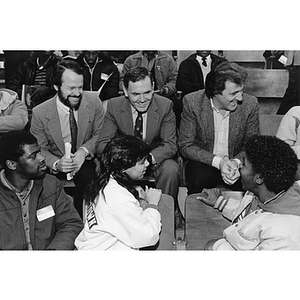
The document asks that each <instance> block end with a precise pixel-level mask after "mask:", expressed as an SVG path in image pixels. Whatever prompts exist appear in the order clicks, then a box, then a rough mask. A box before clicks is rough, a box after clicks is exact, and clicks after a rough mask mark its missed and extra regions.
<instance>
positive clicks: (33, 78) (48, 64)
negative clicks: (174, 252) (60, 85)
mask: <svg viewBox="0 0 300 300" xmlns="http://www.w3.org/2000/svg"><path fill="white" fill-rule="evenodd" d="M60 59H61V57H60V56H59V55H57V54H56V52H54V51H33V52H32V54H31V56H30V58H29V59H27V60H26V61H25V62H24V63H21V64H20V66H19V67H18V69H17V71H16V72H15V74H14V75H13V76H12V79H11V81H10V82H9V83H8V84H7V87H8V88H9V89H12V90H14V91H16V92H17V93H18V95H19V98H20V99H21V97H22V86H23V84H26V85H29V86H34V87H35V88H36V89H35V90H34V92H33V93H32V94H31V96H30V99H27V104H28V105H31V104H32V103H33V106H35V105H38V104H40V103H42V102H44V101H45V100H47V99H49V98H51V97H53V96H54V95H55V93H56V91H55V89H54V88H53V82H52V76H53V71H54V69H55V67H56V64H57V63H58V62H59V61H60Z"/></svg>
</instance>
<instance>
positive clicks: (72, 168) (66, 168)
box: [57, 148, 86, 177]
mask: <svg viewBox="0 0 300 300" xmlns="http://www.w3.org/2000/svg"><path fill="white" fill-rule="evenodd" d="M85 158H86V152H85V151H84V150H83V149H81V148H79V149H78V150H77V151H76V152H75V153H74V154H73V153H71V157H70V158H66V156H65V155H64V156H63V157H62V158H61V159H60V160H59V161H58V164H57V169H58V170H59V171H60V172H63V173H70V175H71V176H72V177H73V176H74V175H75V174H76V173H77V172H78V171H79V170H80V168H81V166H82V164H83V163H84V161H85Z"/></svg>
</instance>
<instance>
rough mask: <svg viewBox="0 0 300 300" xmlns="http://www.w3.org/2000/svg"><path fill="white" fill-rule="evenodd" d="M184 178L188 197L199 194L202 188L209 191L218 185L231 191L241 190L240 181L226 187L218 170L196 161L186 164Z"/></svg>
mask: <svg viewBox="0 0 300 300" xmlns="http://www.w3.org/2000/svg"><path fill="white" fill-rule="evenodd" d="M185 178H186V181H187V189H188V195H191V194H194V193H201V192H202V190H203V189H204V188H207V189H211V188H214V187H216V186H220V185H222V186H223V187H225V188H226V189H229V190H233V191H242V190H243V187H242V182H241V179H238V180H237V181H236V182H235V183H234V184H233V185H228V184H226V183H225V182H224V181H223V179H222V176H221V172H220V170H218V169H216V168H215V167H213V166H210V165H207V164H204V163H201V162H197V161H192V160H190V161H188V162H187V164H186V167H185Z"/></svg>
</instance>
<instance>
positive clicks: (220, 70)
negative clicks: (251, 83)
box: [205, 61, 248, 98]
mask: <svg viewBox="0 0 300 300" xmlns="http://www.w3.org/2000/svg"><path fill="white" fill-rule="evenodd" d="M247 78H248V74H247V71H246V69H244V68H243V67H241V66H239V65H238V64H236V63H233V62H229V61H225V62H223V63H221V64H219V65H218V66H217V67H216V68H215V70H213V71H211V72H210V73H209V74H208V75H207V77H206V80H205V93H206V95H207V97H209V98H213V97H214V96H216V95H219V94H222V92H223V91H224V90H225V84H226V82H227V81H230V82H233V83H235V84H237V85H238V86H241V85H243V84H244V83H245V81H246V80H247Z"/></svg>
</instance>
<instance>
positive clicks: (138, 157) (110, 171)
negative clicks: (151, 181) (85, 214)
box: [85, 135, 150, 203]
mask: <svg viewBox="0 0 300 300" xmlns="http://www.w3.org/2000/svg"><path fill="white" fill-rule="evenodd" d="M149 153H150V146H149V145H148V144H147V143H146V142H144V141H143V140H141V139H139V138H137V137H135V136H131V135H119V136H116V137H114V138H113V139H112V140H111V141H110V142H109V143H108V144H107V145H106V147H105V148H104V150H103V152H102V154H101V156H100V173H99V174H98V176H97V178H96V179H95V180H94V181H92V182H91V184H90V185H88V186H87V188H86V190H85V201H86V203H90V202H94V200H95V198H96V197H97V195H98V193H99V191H101V192H102V193H103V189H104V188H105V186H106V185H107V183H108V181H109V179H110V177H112V178H114V179H115V180H116V181H117V182H118V183H119V184H120V185H121V186H123V187H125V188H126V189H127V190H128V191H129V192H131V193H132V194H133V195H134V197H135V198H137V199H138V193H137V191H136V189H135V188H134V182H133V181H132V179H131V178H130V177H129V175H128V174H127V173H126V172H124V170H127V169H129V168H131V167H133V166H135V165H136V163H137V162H139V161H142V160H143V159H145V158H146V159H148V156H149ZM103 195H104V194H103ZM104 198H105V196H104Z"/></svg>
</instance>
